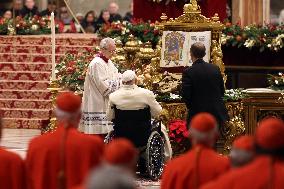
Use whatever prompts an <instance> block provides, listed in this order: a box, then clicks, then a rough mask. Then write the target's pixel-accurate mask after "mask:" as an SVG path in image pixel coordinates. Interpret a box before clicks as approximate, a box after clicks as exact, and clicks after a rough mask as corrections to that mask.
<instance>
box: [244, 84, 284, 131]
mask: <svg viewBox="0 0 284 189" xmlns="http://www.w3.org/2000/svg"><path fill="white" fill-rule="evenodd" d="M248 95H249V98H246V99H244V100H243V105H244V110H243V117H244V121H245V126H246V133H247V134H254V132H255V129H256V127H257V124H258V122H259V121H260V120H261V119H263V118H265V117H267V116H275V117H278V118H281V119H283V120H284V100H283V99H284V93H283V91H282V93H281V91H272V90H271V91H262V92H260V91H254V92H248Z"/></svg>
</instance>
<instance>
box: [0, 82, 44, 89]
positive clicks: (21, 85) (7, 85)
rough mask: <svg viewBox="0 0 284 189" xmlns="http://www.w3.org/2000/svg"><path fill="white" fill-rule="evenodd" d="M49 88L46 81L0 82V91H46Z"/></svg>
mask: <svg viewBox="0 0 284 189" xmlns="http://www.w3.org/2000/svg"><path fill="white" fill-rule="evenodd" d="M48 87H49V82H48V81H21V80H19V81H15V80H14V81H11V80H0V89H10V90H15V89H16V90H46V89H47V88H48Z"/></svg>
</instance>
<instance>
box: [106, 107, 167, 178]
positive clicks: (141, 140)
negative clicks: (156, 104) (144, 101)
mask: <svg viewBox="0 0 284 189" xmlns="http://www.w3.org/2000/svg"><path fill="white" fill-rule="evenodd" d="M114 109H115V111H114V112H115V119H114V120H113V123H114V130H113V131H112V132H110V133H109V134H108V135H107V136H106V138H105V143H109V142H110V141H111V140H112V139H114V138H115V137H124V138H127V139H129V140H130V141H132V142H133V144H134V145H135V146H136V147H137V149H138V150H139V151H140V154H139V161H138V171H140V175H141V176H142V175H143V176H146V177H148V178H150V179H151V180H153V181H156V180H158V179H160V177H161V175H162V173H163V170H164V164H165V139H164V137H163V136H164V135H163V133H162V131H161V121H159V120H152V119H151V113H150V108H149V107H147V108H145V109H142V110H119V109H116V108H115V107H114ZM117 118H118V119H117ZM132 118H133V119H132ZM129 119H130V120H129ZM143 120H144V121H143ZM119 122H120V123H119ZM141 123H144V124H145V123H146V124H145V125H150V128H147V129H145V128H139V125H140V126H141ZM125 125H129V127H127V126H126V127H125ZM120 127H124V128H120ZM142 127H143V124H142ZM123 132H124V133H123ZM116 135H118V136H116Z"/></svg>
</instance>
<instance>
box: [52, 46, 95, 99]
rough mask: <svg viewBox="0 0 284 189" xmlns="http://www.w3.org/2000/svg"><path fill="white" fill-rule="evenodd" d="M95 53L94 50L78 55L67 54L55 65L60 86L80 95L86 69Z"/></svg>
mask: <svg viewBox="0 0 284 189" xmlns="http://www.w3.org/2000/svg"><path fill="white" fill-rule="evenodd" d="M95 53H96V50H94V51H85V52H83V53H78V54H74V53H67V54H66V55H65V56H64V58H62V60H61V61H60V63H59V64H57V65H56V75H57V78H58V81H59V84H60V86H61V87H62V88H65V89H69V90H71V91H74V92H75V93H77V94H82V93H83V90H84V81H85V76H86V72H87V68H88V65H89V63H90V62H91V60H92V59H93V57H94V54H95Z"/></svg>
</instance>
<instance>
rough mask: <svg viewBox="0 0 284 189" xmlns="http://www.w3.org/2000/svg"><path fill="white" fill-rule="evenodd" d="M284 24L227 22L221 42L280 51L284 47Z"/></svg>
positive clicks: (262, 49) (260, 49) (227, 44)
mask: <svg viewBox="0 0 284 189" xmlns="http://www.w3.org/2000/svg"><path fill="white" fill-rule="evenodd" d="M283 40H284V25H279V26H276V25H272V24H268V25H263V26H261V25H250V26H246V27H244V28H243V27H241V26H240V25H239V24H236V25H232V24H231V23H226V28H225V29H224V30H223V33H222V37H221V42H222V44H223V45H226V46H236V47H238V48H239V47H243V46H244V47H246V48H248V49H252V48H254V47H256V48H259V51H260V52H263V51H264V50H265V49H270V50H272V51H279V50H280V49H281V48H283V46H284V44H283Z"/></svg>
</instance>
